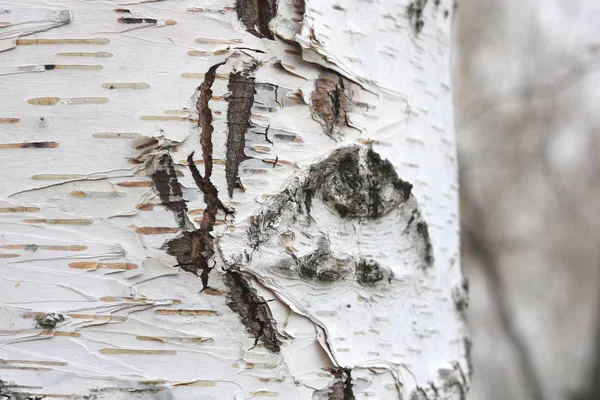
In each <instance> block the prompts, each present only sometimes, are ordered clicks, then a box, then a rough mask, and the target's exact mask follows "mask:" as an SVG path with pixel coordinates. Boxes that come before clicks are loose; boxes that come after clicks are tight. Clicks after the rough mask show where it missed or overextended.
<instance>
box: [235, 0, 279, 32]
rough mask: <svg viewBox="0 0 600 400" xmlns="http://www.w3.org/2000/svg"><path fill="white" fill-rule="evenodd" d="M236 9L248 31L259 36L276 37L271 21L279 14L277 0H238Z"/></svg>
mask: <svg viewBox="0 0 600 400" xmlns="http://www.w3.org/2000/svg"><path fill="white" fill-rule="evenodd" d="M235 11H236V12H237V15H238V18H239V20H240V21H242V23H243V24H244V26H245V27H246V29H247V30H248V32H250V33H251V34H253V35H254V36H256V37H259V38H267V39H271V40H274V39H275V37H274V36H273V33H272V32H271V30H270V29H269V22H271V20H272V19H273V17H275V15H276V14H277V0H237V2H236V4H235Z"/></svg>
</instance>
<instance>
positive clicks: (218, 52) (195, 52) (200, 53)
mask: <svg viewBox="0 0 600 400" xmlns="http://www.w3.org/2000/svg"><path fill="white" fill-rule="evenodd" d="M227 53H229V50H228V49H219V50H215V51H202V50H190V51H188V56H192V57H202V56H220V55H222V54H227Z"/></svg>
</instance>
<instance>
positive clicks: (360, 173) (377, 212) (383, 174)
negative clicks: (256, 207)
mask: <svg viewBox="0 0 600 400" xmlns="http://www.w3.org/2000/svg"><path fill="white" fill-rule="evenodd" d="M365 161H366V163H365V164H366V165H361V162H360V155H359V147H358V146H353V147H349V148H342V149H338V150H336V151H335V152H334V153H333V154H332V155H331V156H330V157H328V158H327V159H326V160H324V161H322V162H320V163H317V164H316V165H314V166H313V167H312V168H311V169H312V171H311V173H312V176H313V179H312V180H311V182H310V183H309V185H308V188H309V189H310V190H311V191H313V192H316V191H319V192H320V194H321V198H322V200H323V201H324V202H325V203H326V204H329V205H331V207H333V208H334V209H335V210H336V211H337V212H338V214H339V215H340V217H342V218H361V217H366V218H372V219H376V218H380V217H382V216H383V215H385V214H387V212H389V210H390V209H391V208H392V207H394V206H396V205H397V204H398V203H399V202H402V201H406V200H408V198H409V196H410V193H411V189H412V185H411V184H410V183H408V182H405V181H403V180H401V179H400V178H398V175H397V174H396V171H395V170H394V166H393V165H392V163H390V162H389V161H388V160H382V159H381V157H380V156H379V155H378V154H377V153H375V152H374V151H373V150H371V149H369V150H368V151H367V157H366V160H365ZM309 212H310V209H309Z"/></svg>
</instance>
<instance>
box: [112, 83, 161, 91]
mask: <svg viewBox="0 0 600 400" xmlns="http://www.w3.org/2000/svg"><path fill="white" fill-rule="evenodd" d="M102 87H103V88H105V89H111V90H112V89H148V88H149V87H150V85H148V84H147V83H144V82H123V83H104V84H103V85H102Z"/></svg>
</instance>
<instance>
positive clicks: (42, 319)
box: [35, 313, 65, 331]
mask: <svg viewBox="0 0 600 400" xmlns="http://www.w3.org/2000/svg"><path fill="white" fill-rule="evenodd" d="M64 320H65V317H64V316H63V315H62V314H58V313H47V314H43V315H40V316H37V317H35V323H36V326H37V327H38V328H41V329H45V330H48V331H49V330H52V329H54V328H56V325H58V324H59V323H61V322H64Z"/></svg>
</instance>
